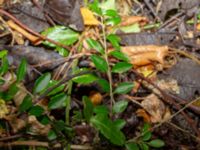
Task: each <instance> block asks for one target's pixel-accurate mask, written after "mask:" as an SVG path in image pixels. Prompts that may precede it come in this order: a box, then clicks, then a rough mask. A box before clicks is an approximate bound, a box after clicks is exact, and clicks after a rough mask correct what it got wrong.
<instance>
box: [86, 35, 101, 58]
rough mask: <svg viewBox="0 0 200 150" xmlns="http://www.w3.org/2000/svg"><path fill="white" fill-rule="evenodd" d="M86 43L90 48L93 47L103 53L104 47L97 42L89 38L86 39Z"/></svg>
mask: <svg viewBox="0 0 200 150" xmlns="http://www.w3.org/2000/svg"><path fill="white" fill-rule="evenodd" d="M87 43H88V45H89V47H90V48H91V49H95V50H96V51H97V52H99V53H101V54H104V49H103V47H102V46H101V44H100V43H99V42H97V41H95V40H93V39H91V38H89V39H87Z"/></svg>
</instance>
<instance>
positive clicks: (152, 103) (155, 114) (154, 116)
mask: <svg viewBox="0 0 200 150" xmlns="http://www.w3.org/2000/svg"><path fill="white" fill-rule="evenodd" d="M141 105H142V106H143V108H144V109H145V111H146V112H148V113H149V114H150V116H151V117H150V118H151V122H152V123H157V122H161V121H162V120H163V116H164V115H165V113H166V107H165V104H164V103H163V102H162V101H161V100H160V99H159V98H158V97H157V96H156V95H155V94H150V95H149V96H147V97H146V98H145V99H144V100H143V101H142V102H141Z"/></svg>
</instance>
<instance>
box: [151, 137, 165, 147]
mask: <svg viewBox="0 0 200 150" xmlns="http://www.w3.org/2000/svg"><path fill="white" fill-rule="evenodd" d="M148 145H149V146H151V147H155V148H160V147H163V146H164V145H165V143H164V142H163V141H162V140H160V139H155V140H152V141H150V142H148Z"/></svg>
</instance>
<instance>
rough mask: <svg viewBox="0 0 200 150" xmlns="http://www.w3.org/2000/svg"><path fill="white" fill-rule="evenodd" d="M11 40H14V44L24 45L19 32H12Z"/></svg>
mask: <svg viewBox="0 0 200 150" xmlns="http://www.w3.org/2000/svg"><path fill="white" fill-rule="evenodd" d="M13 38H14V39H15V41H16V43H17V44H18V45H24V42H25V41H24V37H23V35H22V34H20V33H19V32H16V31H14V32H13Z"/></svg>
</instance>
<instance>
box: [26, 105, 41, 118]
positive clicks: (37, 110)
mask: <svg viewBox="0 0 200 150" xmlns="http://www.w3.org/2000/svg"><path fill="white" fill-rule="evenodd" d="M43 112H44V109H43V108H42V107H41V106H38V105H36V106H33V107H32V108H31V110H30V111H29V114H30V115H34V116H36V117H39V116H41V115H42V114H43Z"/></svg>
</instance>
